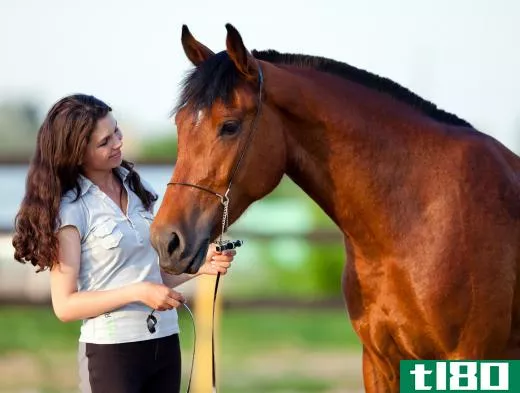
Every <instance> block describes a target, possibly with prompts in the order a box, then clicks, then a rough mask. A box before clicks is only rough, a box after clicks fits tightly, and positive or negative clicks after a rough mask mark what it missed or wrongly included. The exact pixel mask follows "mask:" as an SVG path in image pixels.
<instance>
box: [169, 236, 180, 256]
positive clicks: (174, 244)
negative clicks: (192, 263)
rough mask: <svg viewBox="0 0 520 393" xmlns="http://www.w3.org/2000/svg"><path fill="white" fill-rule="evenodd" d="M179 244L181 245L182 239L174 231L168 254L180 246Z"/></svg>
mask: <svg viewBox="0 0 520 393" xmlns="http://www.w3.org/2000/svg"><path fill="white" fill-rule="evenodd" d="M179 245H180V241H179V236H178V235H177V234H176V233H175V232H173V233H172V238H171V240H170V242H169V243H168V254H170V255H171V254H173V253H174V251H175V250H176V249H177V248H179Z"/></svg>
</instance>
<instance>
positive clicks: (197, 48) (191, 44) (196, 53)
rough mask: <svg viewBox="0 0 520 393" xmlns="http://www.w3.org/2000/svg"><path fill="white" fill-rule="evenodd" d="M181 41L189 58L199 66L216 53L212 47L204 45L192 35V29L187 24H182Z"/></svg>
mask: <svg viewBox="0 0 520 393" xmlns="http://www.w3.org/2000/svg"><path fill="white" fill-rule="evenodd" d="M181 42H182V47H183V48H184V53H186V56H187V57H188V59H189V60H190V61H191V62H192V63H193V65H195V66H198V65H199V64H201V63H203V62H204V61H206V60H207V59H208V58H210V57H211V56H213V55H214V53H213V52H212V51H211V49H209V48H208V47H207V46H205V45H202V44H201V43H200V42H199V41H197V40H196V39H195V37H193V36H192V35H191V33H190V30H189V29H188V26H186V25H182V34H181Z"/></svg>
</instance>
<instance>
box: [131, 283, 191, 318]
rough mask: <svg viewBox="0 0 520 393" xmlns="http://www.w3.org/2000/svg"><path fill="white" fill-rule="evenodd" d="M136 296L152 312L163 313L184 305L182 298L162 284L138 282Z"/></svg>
mask: <svg viewBox="0 0 520 393" xmlns="http://www.w3.org/2000/svg"><path fill="white" fill-rule="evenodd" d="M137 285H138V296H139V299H140V301H141V302H142V303H144V304H146V305H147V306H148V307H151V308H153V309H154V310H158V311H164V310H171V309H172V308H177V307H179V306H180V305H181V304H182V303H184V301H185V300H184V297H183V296H182V295H181V294H180V293H179V292H176V291H174V290H173V289H171V288H169V287H167V286H166V285H164V284H156V283H153V282H148V281H144V282H140V283H139V284H137Z"/></svg>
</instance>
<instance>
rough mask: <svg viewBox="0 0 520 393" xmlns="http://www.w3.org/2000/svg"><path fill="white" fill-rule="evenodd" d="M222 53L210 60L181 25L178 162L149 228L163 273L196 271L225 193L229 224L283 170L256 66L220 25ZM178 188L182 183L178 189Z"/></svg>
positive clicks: (282, 153)
mask: <svg viewBox="0 0 520 393" xmlns="http://www.w3.org/2000/svg"><path fill="white" fill-rule="evenodd" d="M226 29H227V39H226V50H225V51H223V52H220V53H217V54H214V53H213V52H212V51H211V50H209V49H208V48H207V47H206V46H204V45H202V44H201V43H200V42H198V41H197V40H196V39H195V38H194V37H193V36H192V35H191V33H190V32H189V30H188V28H187V27H186V26H183V29H182V38H181V41H182V45H183V47H184V51H185V53H186V56H187V57H188V59H189V60H190V61H191V62H192V63H193V64H194V65H195V69H194V70H193V71H192V72H191V73H190V74H189V75H188V76H187V78H186V80H185V83H184V88H183V92H182V94H181V98H180V101H179V104H178V106H177V111H176V116H175V122H176V124H177V131H178V158H177V163H176V166H175V171H174V174H173V177H172V179H171V181H170V183H169V185H168V187H167V190H166V193H165V195H164V198H163V202H162V205H161V206H160V208H159V210H158V212H157V215H156V217H155V220H154V222H153V225H152V229H151V239H152V243H153V245H154V247H155V248H156V249H157V251H158V253H159V257H160V264H161V267H162V268H163V269H165V270H166V271H169V272H174V273H182V272H189V273H194V272H196V271H197V270H198V269H199V267H200V265H201V264H202V263H203V262H204V256H205V254H206V252H207V249H208V245H209V243H210V242H211V241H212V240H214V239H215V238H216V237H217V236H218V235H219V234H220V231H221V227H222V216H223V205H222V203H221V200H220V198H219V197H218V195H217V194H221V195H224V194H226V192H227V190H228V189H229V192H228V194H227V196H228V197H229V222H230V223H232V222H233V221H235V220H236V219H237V218H238V217H239V216H240V215H241V214H242V213H243V212H244V210H245V209H246V208H247V207H248V206H249V205H250V204H251V203H253V202H254V201H255V200H258V199H260V198H262V197H263V196H265V195H266V194H268V193H269V192H271V191H272V190H273V189H274V188H275V187H276V186H277V185H278V183H279V182H280V180H281V178H282V176H283V174H284V171H285V165H286V147H285V140H284V135H283V131H282V129H283V124H282V121H281V118H280V117H279V116H277V115H276V112H275V109H273V108H270V107H269V105H267V104H266V103H264V104H262V97H263V94H264V93H265V85H264V82H263V75H265V70H264V72H263V71H262V70H263V69H264V66H268V65H267V64H265V63H262V65H261V64H260V62H258V61H257V60H256V59H255V58H254V57H253V56H252V55H251V54H250V53H249V51H248V50H247V49H246V47H245V46H244V44H243V42H242V38H241V36H240V34H239V33H238V31H237V30H236V29H235V28H234V27H233V26H231V25H229V24H228V25H226ZM181 183H182V184H181Z"/></svg>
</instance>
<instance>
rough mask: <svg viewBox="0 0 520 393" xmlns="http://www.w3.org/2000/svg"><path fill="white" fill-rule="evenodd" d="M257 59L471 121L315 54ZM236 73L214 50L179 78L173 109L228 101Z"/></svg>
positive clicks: (437, 115) (456, 121)
mask: <svg viewBox="0 0 520 393" xmlns="http://www.w3.org/2000/svg"><path fill="white" fill-rule="evenodd" d="M252 54H253V56H254V57H255V58H257V59H258V60H263V61H267V62H270V63H275V64H286V65H293V66H296V67H302V68H312V69H315V70H318V71H321V72H327V73H330V74H333V75H336V76H339V77H341V78H345V79H348V80H351V81H353V82H356V83H359V84H361V85H363V86H366V87H368V88H371V89H374V90H377V91H379V92H382V93H386V94H389V95H391V96H392V97H393V98H395V99H396V100H399V101H401V102H404V103H406V104H408V105H411V106H412V107H414V108H416V109H418V110H419V111H421V112H422V113H424V114H426V115H428V116H429V117H431V118H433V119H435V120H437V121H439V122H442V123H445V124H450V125H455V126H463V127H471V128H473V127H472V126H471V124H469V123H468V122H466V121H465V120H463V119H460V118H459V117H457V116H456V115H454V114H452V113H449V112H445V111H443V110H442V109H439V108H437V106H436V105H435V104H433V103H431V102H429V101H426V100H425V99H423V98H421V97H419V96H418V95H417V94H415V93H413V92H411V91H410V90H408V89H407V88H405V87H403V86H401V85H399V84H398V83H396V82H394V81H392V80H390V79H387V78H383V77H380V76H378V75H375V74H372V73H370V72H368V71H365V70H362V69H359V68H356V67H353V66H351V65H348V64H345V63H341V62H339V61H336V60H332V59H327V58H324V57H318V56H309V55H300V54H287V53H278V52H277V51H274V50H266V51H256V50H254V51H253V52H252ZM239 81H240V75H239V74H238V71H237V70H236V68H235V66H234V65H233V62H232V61H231V59H230V58H229V56H228V54H227V52H226V51H222V52H220V53H217V54H216V55H215V56H212V57H210V58H209V59H208V60H206V61H205V62H204V63H202V64H200V65H199V66H198V67H196V68H195V69H194V70H193V71H191V72H190V73H189V74H188V75H187V76H186V78H185V79H184V81H183V89H182V93H181V96H180V99H179V102H178V104H177V107H176V109H175V110H178V109H180V108H181V107H183V106H184V105H186V104H188V103H190V105H193V107H194V108H195V109H196V110H199V109H203V108H209V107H210V106H212V105H213V104H214V103H215V101H216V100H217V99H220V100H222V101H223V102H224V103H226V104H229V103H230V102H231V99H232V94H233V90H234V89H235V88H236V87H237V84H238V83H239Z"/></svg>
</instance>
